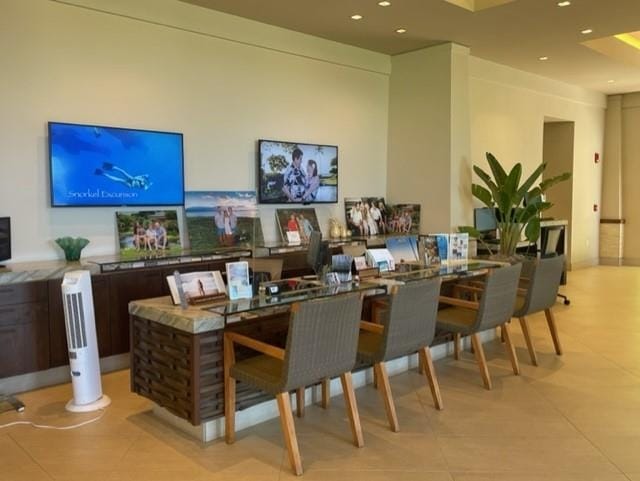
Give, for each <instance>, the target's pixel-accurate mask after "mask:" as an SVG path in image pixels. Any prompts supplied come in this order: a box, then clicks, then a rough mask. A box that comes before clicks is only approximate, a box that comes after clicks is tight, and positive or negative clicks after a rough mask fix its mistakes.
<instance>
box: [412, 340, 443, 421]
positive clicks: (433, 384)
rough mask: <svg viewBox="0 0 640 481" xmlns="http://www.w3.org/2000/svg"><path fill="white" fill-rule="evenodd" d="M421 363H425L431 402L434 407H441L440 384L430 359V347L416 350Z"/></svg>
mask: <svg viewBox="0 0 640 481" xmlns="http://www.w3.org/2000/svg"><path fill="white" fill-rule="evenodd" d="M418 354H419V355H420V358H421V359H422V360H423V361H422V363H423V364H424V365H425V368H426V369H425V370H426V374H427V379H428V381H429V388H430V389H431V395H432V396H433V403H434V404H435V406H436V409H442V408H443V406H442V397H441V396H440V386H439V384H438V378H437V377H436V370H435V368H434V367H433V359H431V349H429V348H428V347H423V348H422V349H420V350H419V351H418Z"/></svg>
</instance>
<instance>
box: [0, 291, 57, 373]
mask: <svg viewBox="0 0 640 481" xmlns="http://www.w3.org/2000/svg"><path fill="white" fill-rule="evenodd" d="M48 368H49V314H48V305H47V284H46V282H30V283H25V284H10V285H6V286H1V287H0V378H3V377H9V376H16V375H18V374H24V373H27V372H33V371H40V370H43V369H48Z"/></svg>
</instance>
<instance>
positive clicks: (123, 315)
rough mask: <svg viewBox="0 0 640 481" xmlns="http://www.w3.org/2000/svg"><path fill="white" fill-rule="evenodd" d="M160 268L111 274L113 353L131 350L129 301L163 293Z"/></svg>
mask: <svg viewBox="0 0 640 481" xmlns="http://www.w3.org/2000/svg"><path fill="white" fill-rule="evenodd" d="M164 282H165V280H164V278H163V277H162V273H161V271H160V270H155V271H149V270H145V271H132V272H123V273H119V274H113V275H110V276H109V298H110V307H111V309H110V311H109V318H110V319H109V321H110V327H111V347H112V352H111V354H121V353H125V352H129V302H131V301H133V300H137V299H148V298H150V297H160V296H162V295H163V290H162V286H163V283H164Z"/></svg>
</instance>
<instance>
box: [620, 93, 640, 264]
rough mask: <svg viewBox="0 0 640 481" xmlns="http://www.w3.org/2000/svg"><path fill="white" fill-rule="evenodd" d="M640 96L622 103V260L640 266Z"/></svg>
mask: <svg viewBox="0 0 640 481" xmlns="http://www.w3.org/2000/svg"><path fill="white" fill-rule="evenodd" d="M639 133H640V92H638V93H634V94H627V95H625V96H624V97H623V99H622V121H621V139H622V169H621V170H622V176H621V177H622V182H621V186H622V217H623V218H624V219H625V221H626V223H625V226H624V249H623V257H624V258H625V260H626V261H630V262H632V263H638V262H640V188H638V172H640V135H639Z"/></svg>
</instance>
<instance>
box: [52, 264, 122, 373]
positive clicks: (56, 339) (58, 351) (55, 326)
mask: <svg viewBox="0 0 640 481" xmlns="http://www.w3.org/2000/svg"><path fill="white" fill-rule="evenodd" d="M61 284H62V280H60V279H56V280H51V281H49V355H50V362H51V367H56V366H64V365H66V364H69V354H68V353H67V349H68V348H67V335H66V329H65V321H64V310H63V307H62V290H61ZM91 287H92V292H93V308H94V311H95V318H96V333H97V336H98V352H99V353H100V357H106V356H110V355H111V351H112V348H111V330H110V327H109V282H108V279H107V278H106V277H104V276H92V277H91Z"/></svg>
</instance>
